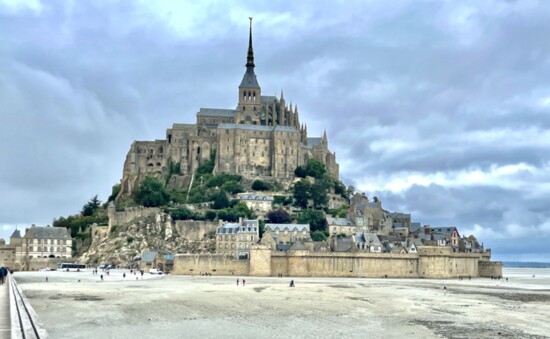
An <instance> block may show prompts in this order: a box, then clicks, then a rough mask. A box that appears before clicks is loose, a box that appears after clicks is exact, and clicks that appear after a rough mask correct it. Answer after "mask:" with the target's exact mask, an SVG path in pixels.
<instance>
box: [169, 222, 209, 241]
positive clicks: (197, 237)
mask: <svg viewBox="0 0 550 339" xmlns="http://www.w3.org/2000/svg"><path fill="white" fill-rule="evenodd" d="M174 227H175V229H176V232H177V233H178V234H179V235H180V236H182V237H183V238H186V239H189V240H192V241H201V240H203V239H204V238H206V237H207V236H208V233H210V232H216V229H217V228H218V224H217V223H214V222H207V221H201V220H199V221H196V220H176V222H175V226H174Z"/></svg>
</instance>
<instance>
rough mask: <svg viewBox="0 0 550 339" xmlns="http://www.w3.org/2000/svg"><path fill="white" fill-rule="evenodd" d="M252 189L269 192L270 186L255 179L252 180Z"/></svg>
mask: <svg viewBox="0 0 550 339" xmlns="http://www.w3.org/2000/svg"><path fill="white" fill-rule="evenodd" d="M252 189H253V190H255V191H269V190H270V189H271V185H269V184H268V183H266V182H263V181H261V180H258V179H256V180H254V182H252Z"/></svg>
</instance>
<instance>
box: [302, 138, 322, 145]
mask: <svg viewBox="0 0 550 339" xmlns="http://www.w3.org/2000/svg"><path fill="white" fill-rule="evenodd" d="M319 144H321V138H307V142H306V145H308V146H312V147H315V146H317V145H319Z"/></svg>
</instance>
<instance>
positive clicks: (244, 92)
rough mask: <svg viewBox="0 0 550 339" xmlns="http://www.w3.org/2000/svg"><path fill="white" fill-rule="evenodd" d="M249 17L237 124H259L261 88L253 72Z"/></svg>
mask: <svg viewBox="0 0 550 339" xmlns="http://www.w3.org/2000/svg"><path fill="white" fill-rule="evenodd" d="M249 19H250V33H249V37H248V54H247V57H246V72H245V73H244V76H243V80H242V81H241V84H240V85H239V105H238V106H237V111H238V112H239V113H238V114H237V115H236V117H237V121H236V123H238V124H254V125H259V124H260V111H261V107H262V106H261V100H260V96H261V93H262V89H261V88H260V85H259V84H258V80H257V79H256V74H255V73H254V67H255V65H254V49H253V48H252V17H250V18H249Z"/></svg>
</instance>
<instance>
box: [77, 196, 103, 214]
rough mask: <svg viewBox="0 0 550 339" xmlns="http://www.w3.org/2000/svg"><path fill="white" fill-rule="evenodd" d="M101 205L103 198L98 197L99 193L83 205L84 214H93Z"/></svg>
mask: <svg viewBox="0 0 550 339" xmlns="http://www.w3.org/2000/svg"><path fill="white" fill-rule="evenodd" d="M99 206H101V200H99V199H98V198H97V195H96V196H94V197H93V198H91V199H90V201H88V202H87V203H86V204H85V205H84V206H83V207H82V212H81V213H82V215H83V216H85V217H87V216H90V215H92V214H94V212H95V211H96V210H97V209H98V208H99Z"/></svg>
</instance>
